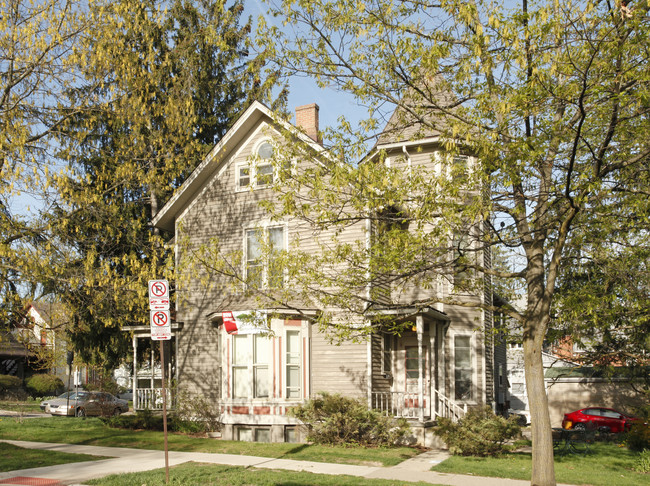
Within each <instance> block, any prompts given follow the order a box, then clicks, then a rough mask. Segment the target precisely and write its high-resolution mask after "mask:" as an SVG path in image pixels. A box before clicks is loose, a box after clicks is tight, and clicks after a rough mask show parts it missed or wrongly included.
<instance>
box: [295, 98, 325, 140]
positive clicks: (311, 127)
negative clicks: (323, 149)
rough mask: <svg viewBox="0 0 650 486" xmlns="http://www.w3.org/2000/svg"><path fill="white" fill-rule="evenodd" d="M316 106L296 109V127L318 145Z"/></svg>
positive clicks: (311, 105)
mask: <svg viewBox="0 0 650 486" xmlns="http://www.w3.org/2000/svg"><path fill="white" fill-rule="evenodd" d="M318 110H319V108H318V105H317V104H316V103H312V104H310V105H303V106H299V107H297V108H296V126H297V127H298V128H300V129H302V130H304V131H305V133H306V134H307V135H308V136H309V137H310V138H311V139H312V140H313V141H314V142H317V143H320V137H319V134H318Z"/></svg>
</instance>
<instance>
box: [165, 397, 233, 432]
mask: <svg viewBox="0 0 650 486" xmlns="http://www.w3.org/2000/svg"><path fill="white" fill-rule="evenodd" d="M171 422H172V424H173V427H174V429H175V430H176V431H178V432H185V433H197V432H218V431H220V430H221V427H222V425H223V424H222V423H221V414H220V413H219V411H218V404H215V403H212V402H210V401H208V400H207V399H206V398H205V397H202V396H190V395H189V394H188V393H187V392H184V391H179V392H178V393H177V394H176V407H175V409H174V412H173V413H172V414H171Z"/></svg>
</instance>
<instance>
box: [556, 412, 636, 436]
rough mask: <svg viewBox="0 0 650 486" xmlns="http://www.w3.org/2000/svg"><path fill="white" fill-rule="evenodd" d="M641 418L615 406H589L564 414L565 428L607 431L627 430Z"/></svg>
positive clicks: (563, 423) (563, 422)
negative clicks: (615, 408)
mask: <svg viewBox="0 0 650 486" xmlns="http://www.w3.org/2000/svg"><path fill="white" fill-rule="evenodd" d="M637 420H639V419H637V418H635V417H631V416H629V415H626V414H624V413H621V412H619V411H618V410H614V409H613V408H603V407H589V408H583V409H581V410H576V411H575V412H571V413H566V414H564V420H562V428H563V429H575V430H585V429H587V428H588V427H593V428H594V429H597V430H602V431H607V432H615V433H617V432H625V431H626V430H629V428H630V427H631V426H632V423H633V422H635V421H637Z"/></svg>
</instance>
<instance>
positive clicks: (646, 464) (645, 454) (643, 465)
mask: <svg viewBox="0 0 650 486" xmlns="http://www.w3.org/2000/svg"><path fill="white" fill-rule="evenodd" d="M634 470H635V471H636V472H640V473H646V474H647V473H650V449H643V450H642V451H641V452H640V453H639V457H638V458H637V460H636V463H635V464H634Z"/></svg>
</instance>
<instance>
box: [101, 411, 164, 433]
mask: <svg viewBox="0 0 650 486" xmlns="http://www.w3.org/2000/svg"><path fill="white" fill-rule="evenodd" d="M101 420H102V421H103V422H104V423H105V424H106V425H108V426H109V427H114V428H117V429H129V430H158V431H161V430H163V417H162V415H160V414H154V413H153V412H152V411H151V410H141V411H138V412H137V413H135V414H134V415H117V416H115V417H102V419H101Z"/></svg>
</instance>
